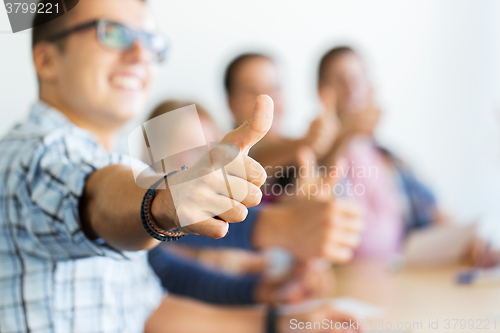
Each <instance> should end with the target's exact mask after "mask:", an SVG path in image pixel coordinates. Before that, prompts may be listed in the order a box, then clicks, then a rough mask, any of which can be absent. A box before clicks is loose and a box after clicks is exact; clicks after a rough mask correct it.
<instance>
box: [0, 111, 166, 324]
mask: <svg viewBox="0 0 500 333" xmlns="http://www.w3.org/2000/svg"><path fill="white" fill-rule="evenodd" d="M121 162H122V158H121V157H120V156H118V155H110V154H108V153H107V152H106V151H105V150H104V149H103V148H102V147H101V146H100V145H99V144H98V142H97V141H96V139H95V137H94V136H92V135H91V134H90V133H89V132H86V131H84V130H83V129H80V128H78V127H77V126H75V125H73V124H72V123H70V121H69V120H68V119H67V118H66V117H64V115H63V114H62V113H60V112H59V111H57V110H54V109H51V108H50V107H49V106H47V105H46V104H43V103H37V104H36V105H35V106H34V107H33V109H32V110H31V113H30V116H29V119H28V120H27V121H26V122H24V123H23V124H20V125H18V126H16V127H15V128H13V129H12V130H11V131H10V132H9V133H8V134H7V136H5V137H4V138H3V139H2V140H1V141H0V332H2V333H18V332H36V333H42V332H61V333H68V332H82V333H83V332H85V333H98V332H120V333H122V332H135V333H138V332H142V331H143V330H144V323H145V321H146V319H147V317H148V316H149V315H150V314H151V312H152V311H153V310H154V309H155V308H156V307H157V306H158V305H159V303H160V301H161V297H162V289H161V285H160V283H159V281H158V278H157V277H156V276H155V275H154V273H153V272H152V270H151V268H150V267H149V265H148V263H147V258H146V253H145V252H137V253H131V252H119V251H116V250H113V249H112V248H110V247H109V246H107V245H106V244H105V243H104V242H103V241H102V240H101V241H99V240H97V241H91V240H89V239H88V238H86V237H85V235H84V233H83V231H82V228H81V225H80V221H79V214H78V202H79V199H80V197H81V195H82V192H83V188H84V185H85V179H86V177H87V176H88V175H89V174H90V173H92V172H93V171H94V170H96V169H99V168H102V167H105V166H107V165H109V164H116V163H121ZM123 162H124V161H123Z"/></svg>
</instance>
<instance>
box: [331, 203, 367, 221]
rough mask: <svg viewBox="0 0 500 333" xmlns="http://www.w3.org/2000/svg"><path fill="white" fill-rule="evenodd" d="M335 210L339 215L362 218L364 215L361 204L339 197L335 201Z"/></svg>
mask: <svg viewBox="0 0 500 333" xmlns="http://www.w3.org/2000/svg"><path fill="white" fill-rule="evenodd" d="M335 212H337V214H339V216H342V217H346V218H358V219H362V218H363V216H364V210H363V207H362V206H360V205H359V204H358V203H356V202H354V201H352V200H348V199H341V198H339V199H337V200H336V201H335Z"/></svg>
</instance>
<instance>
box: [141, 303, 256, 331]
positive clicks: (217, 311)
mask: <svg viewBox="0 0 500 333" xmlns="http://www.w3.org/2000/svg"><path fill="white" fill-rule="evenodd" d="M265 316H266V311H265V309H264V308H263V307H262V308H245V307H239V308H234V307H232V308H227V307H216V306H210V305H208V304H204V303H201V302H196V301H192V300H188V299H184V298H179V297H175V296H172V295H170V296H168V297H165V298H164V300H163V302H162V304H161V305H160V307H159V308H158V309H157V310H156V311H155V313H154V314H153V315H152V316H151V317H150V318H149V319H148V321H147V323H146V327H145V332H146V333H178V332H183V333H198V332H204V333H212V332H213V333H234V332H238V333H247V332H248V333H259V332H264V326H265V325H264V321H265Z"/></svg>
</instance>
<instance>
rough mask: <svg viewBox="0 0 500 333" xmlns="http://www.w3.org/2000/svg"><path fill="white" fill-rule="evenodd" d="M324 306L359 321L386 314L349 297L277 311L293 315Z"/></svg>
mask: <svg viewBox="0 0 500 333" xmlns="http://www.w3.org/2000/svg"><path fill="white" fill-rule="evenodd" d="M326 305H331V306H333V307H335V309H337V310H338V311H341V312H344V313H347V314H350V315H351V316H353V317H355V318H359V319H375V318H380V317H382V316H383V315H384V313H385V312H386V309H385V308H383V307H381V306H378V305H373V304H369V303H366V302H363V301H360V300H357V299H354V298H350V297H339V298H326V299H319V300H311V301H306V302H302V303H298V304H291V305H283V306H280V307H279V310H278V311H279V313H280V314H281V315H294V314H298V313H304V312H309V311H313V310H315V309H317V308H320V307H322V306H326Z"/></svg>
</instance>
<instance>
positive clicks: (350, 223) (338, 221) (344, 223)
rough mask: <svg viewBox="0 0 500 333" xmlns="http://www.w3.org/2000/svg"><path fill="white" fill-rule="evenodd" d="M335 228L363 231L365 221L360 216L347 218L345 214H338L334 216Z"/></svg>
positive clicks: (347, 230)
mask: <svg viewBox="0 0 500 333" xmlns="http://www.w3.org/2000/svg"><path fill="white" fill-rule="evenodd" d="M334 223H335V228H336V229H338V230H344V231H346V232H356V233H361V232H362V231H363V230H365V221H364V220H363V219H360V218H346V217H345V216H336V217H335V218H334Z"/></svg>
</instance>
